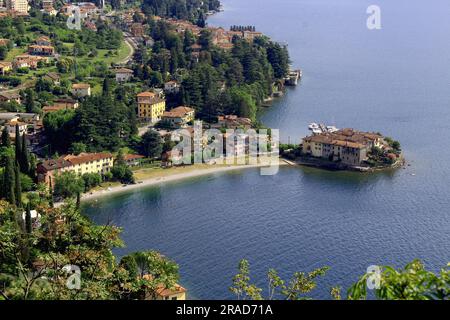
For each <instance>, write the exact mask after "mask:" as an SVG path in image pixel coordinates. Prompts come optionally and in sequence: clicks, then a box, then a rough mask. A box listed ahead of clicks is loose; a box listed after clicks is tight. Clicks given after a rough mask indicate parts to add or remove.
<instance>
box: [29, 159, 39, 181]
mask: <svg viewBox="0 0 450 320" xmlns="http://www.w3.org/2000/svg"><path fill="white" fill-rule="evenodd" d="M28 174H29V176H30V177H31V179H33V181H34V182H37V181H36V156H35V155H34V154H31V155H30V166H29V172H28Z"/></svg>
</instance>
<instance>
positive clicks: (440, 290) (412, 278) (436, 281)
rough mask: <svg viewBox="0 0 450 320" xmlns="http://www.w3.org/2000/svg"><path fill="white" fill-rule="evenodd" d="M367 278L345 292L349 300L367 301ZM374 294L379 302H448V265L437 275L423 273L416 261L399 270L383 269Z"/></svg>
mask: <svg viewBox="0 0 450 320" xmlns="http://www.w3.org/2000/svg"><path fill="white" fill-rule="evenodd" d="M371 276H373V275H371V274H366V275H364V276H362V277H361V279H360V280H359V281H358V282H357V283H355V284H354V285H353V286H352V287H351V288H350V289H349V290H348V299H349V300H361V299H367V280H368V279H369V277H371ZM374 293H375V297H376V298H377V299H379V300H449V299H450V264H448V265H447V267H446V268H443V269H442V270H441V271H440V273H439V274H435V273H433V272H430V271H427V270H426V269H425V266H424V264H423V263H422V262H420V261H419V260H415V261H413V262H412V263H410V264H408V265H406V267H405V268H404V269H399V270H396V269H394V268H392V267H388V266H386V267H383V268H382V273H381V281H380V288H379V289H375V291H374Z"/></svg>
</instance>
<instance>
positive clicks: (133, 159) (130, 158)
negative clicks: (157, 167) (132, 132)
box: [123, 154, 145, 167]
mask: <svg viewBox="0 0 450 320" xmlns="http://www.w3.org/2000/svg"><path fill="white" fill-rule="evenodd" d="M144 158H145V157H144V156H142V155H140V154H126V155H124V156H123V160H124V161H125V163H126V164H127V166H129V167H137V166H139V165H140V164H141V162H142V159H144Z"/></svg>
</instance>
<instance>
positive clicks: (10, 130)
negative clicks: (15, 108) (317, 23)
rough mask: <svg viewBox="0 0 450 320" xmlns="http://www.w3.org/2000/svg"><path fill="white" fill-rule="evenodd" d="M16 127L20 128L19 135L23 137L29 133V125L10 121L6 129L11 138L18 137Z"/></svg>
mask: <svg viewBox="0 0 450 320" xmlns="http://www.w3.org/2000/svg"><path fill="white" fill-rule="evenodd" d="M16 126H17V127H18V128H19V135H20V136H22V135H23V134H25V133H27V128H28V123H25V122H22V121H19V120H15V119H14V120H11V121H9V122H8V123H7V124H6V125H5V127H6V129H7V130H8V133H9V136H10V137H11V138H15V137H16Z"/></svg>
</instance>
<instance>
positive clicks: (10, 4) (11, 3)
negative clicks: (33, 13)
mask: <svg viewBox="0 0 450 320" xmlns="http://www.w3.org/2000/svg"><path fill="white" fill-rule="evenodd" d="M5 4H6V8H7V9H8V10H12V11H16V12H20V13H28V9H29V5H28V1H27V0H6V1H5Z"/></svg>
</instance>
